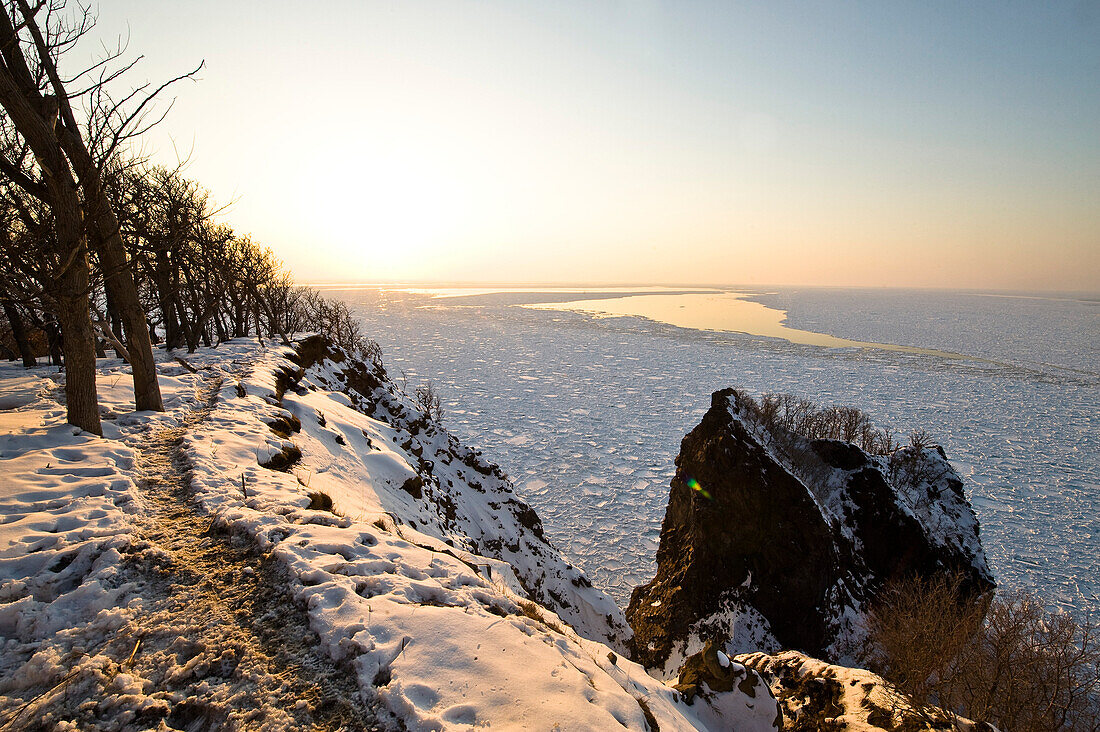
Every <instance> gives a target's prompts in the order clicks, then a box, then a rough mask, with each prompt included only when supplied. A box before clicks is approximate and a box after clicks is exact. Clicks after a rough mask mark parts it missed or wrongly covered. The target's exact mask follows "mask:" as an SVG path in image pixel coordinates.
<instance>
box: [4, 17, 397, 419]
mask: <svg viewBox="0 0 1100 732" xmlns="http://www.w3.org/2000/svg"><path fill="white" fill-rule="evenodd" d="M94 21H95V18H94V16H92V15H91V13H90V11H89V10H88V9H87V8H84V7H79V6H78V7H77V9H76V11H75V12H72V11H70V10H69V9H68V8H66V3H65V0H44V1H40V2H37V3H35V4H34V5H31V4H30V3H28V2H27V0H4V1H3V2H0V109H2V114H0V231H2V234H0V305H2V307H3V311H4V317H3V319H2V320H3V321H6V322H5V323H4V325H6V328H2V327H0V347H2V348H4V349H6V350H7V351H8V355H9V356H10V357H16V356H18V357H19V358H21V359H22V362H23V364H24V365H25V366H35V365H37V362H38V359H39V358H48V359H49V360H50V362H51V363H54V364H58V365H63V367H64V370H65V399H66V412H67V419H68V421H69V422H70V423H71V424H73V425H75V426H77V427H80V428H81V429H84V430H86V431H88V432H92V433H95V434H102V429H101V425H100V419H99V407H98V400H97V396H96V386H95V359H96V357H97V355H98V356H102V355H104V354H105V349H106V348H111V349H113V350H114V351H115V353H116V354H117V355H118V356H119V357H121V358H123V359H125V360H126V361H127V362H128V363H129V364H130V366H131V370H132V373H133V381H134V397H135V403H136V407H137V409H139V410H154V411H162V410H163V408H164V405H163V400H162V398H161V394H160V388H159V385H158V382H157V375H156V366H155V363H154V357H153V347H154V345H157V346H159V347H163V348H167V349H175V348H186V349H187V350H188V351H194V350H195V349H196V348H198V347H199V346H200V345H204V346H210V345H215V344H217V343H221V342H224V341H227V340H230V339H232V338H239V337H242V336H250V335H252V336H261V337H263V336H266V337H270V338H275V337H278V338H280V339H282V340H283V341H286V340H288V338H289V336H290V335H291V334H293V333H295V332H299V331H304V330H319V331H322V332H325V333H326V334H327V335H330V336H333V337H334V338H335V339H336V340H337V341H338V342H340V343H341V344H343V345H345V346H346V347H349V348H357V347H369V351H370V355H371V357H373V358H375V359H377V355H378V354H377V346H375V345H374V344H372V343H370V342H369V341H367V340H366V339H363V338H362V336H361V335H360V333H359V330H358V327H357V324H356V323H355V321H354V319H353V318H352V317H351V313H350V312H349V311H348V308H347V306H346V305H344V304H343V303H339V302H335V301H329V300H326V299H325V298H322V297H321V296H320V295H319V294H318V293H316V292H315V291H312V290H308V289H304V288H300V287H297V286H295V284H294V281H293V278H292V277H291V275H290V273H289V272H287V271H286V270H285V268H284V267H283V266H282V264H281V263H280V262H279V261H278V260H277V259H276V258H275V256H274V255H273V254H272V252H271V250H270V249H267V248H265V247H263V246H262V245H260V244H258V243H257V242H255V241H253V240H252V239H251V238H250V237H249V236H242V235H239V234H237V233H236V232H234V231H233V229H232V228H231V227H230V226H228V225H226V224H224V223H221V222H220V221H219V217H218V215H219V214H220V213H221V209H220V208H219V207H218V206H217V205H216V204H215V203H214V202H213V201H212V199H211V196H210V194H209V192H208V191H206V190H205V189H204V188H203V187H202V186H201V185H199V184H198V183H196V182H195V181H192V180H189V179H188V178H186V177H185V176H184V174H183V166H182V165H181V166H178V167H175V168H168V167H165V166H160V165H153V164H151V163H149V162H148V161H147V160H146V159H144V158H142V157H141V156H140V155H135V154H133V152H132V151H133V150H134V149H135V147H136V145H135V144H134V143H135V142H138V141H140V139H141V135H142V134H143V133H144V132H146V131H147V130H148V129H150V128H151V127H152V126H154V125H156V124H157V123H158V122H160V121H161V120H162V119H163V118H164V114H166V113H167V111H164V112H160V113H157V112H154V110H155V102H156V100H157V97H158V95H160V94H161V92H163V91H164V90H165V89H168V88H169V87H170V86H172V85H173V84H175V83H177V82H180V81H184V80H187V79H193V78H194V75H195V74H196V73H197V72H198V71H199V69H201V68H202V64H200V65H199V67H198V68H196V69H195V70H194V71H192V72H190V73H187V74H183V75H181V76H179V77H176V78H174V79H170V80H168V81H167V82H165V83H163V84H160V85H159V86H153V85H151V84H149V83H145V84H139V85H137V86H136V87H121V88H122V89H123V91H121V92H120V91H118V89H119V88H120V87H119V80H120V79H122V78H123V77H124V76H125V74H126V72H128V71H130V70H131V69H133V67H134V65H135V63H136V61H131V62H126V61H124V60H123V57H124V48H123V47H122V45H121V44H120V45H119V46H118V47H117V48H115V49H113V50H109V51H107V52H106V53H105V54H104V55H103V57H102V58H100V59H98V60H95V61H92V62H90V63H89V64H88V65H86V66H84V67H83V68H81V69H78V70H76V71H72V70H67V69H63V68H62V67H63V63H62V62H63V61H65V60H67V56H71V52H72V50H73V49H74V48H76V46H77V44H78V43H79V41H80V40H81V39H82V38H84V37H85V36H86V35H87V34H88V32H89V31H90V30H91V28H92V27H93V25H94ZM168 106H169V107H170V105H168Z"/></svg>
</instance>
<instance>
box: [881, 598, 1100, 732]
mask: <svg viewBox="0 0 1100 732" xmlns="http://www.w3.org/2000/svg"><path fill="white" fill-rule="evenodd" d="M983 609H984V607H983V603H982V601H981V600H980V599H979V598H974V597H966V596H965V595H964V594H963V593H962V592H961V588H960V586H959V583H958V581H957V580H932V581H922V580H906V581H904V582H900V583H897V584H895V585H893V586H892V587H890V588H889V589H888V590H887V592H886V593H885V596H884V598H883V601H882V603H881V604H880V606H879V607H878V608H876V609H875V610H874V611H873V612H872V613H871V616H870V622H869V630H870V631H871V640H872V645H873V648H874V651H873V652H872V657H871V659H870V660H871V662H872V665H873V667H874V668H875V670H876V671H878V672H879V673H881V674H882V675H883V676H884V678H886V679H887V680H888V681H889V682H890V683H891V684H892V685H893V687H894V689H895V690H896V691H897V693H898V695H899V699H901V700H904V702H905V704H904V707H907V708H908V709H909V711H908V714H910V715H913V716H916V717H919V718H922V719H928V718H930V716H931V715H934V714H935V713H936V712H935V708H936V707H940V708H942V709H943V710H945V711H946V712H947V713H949V714H958V715H961V716H964V717H968V718H970V719H972V720H974V721H984V722H988V723H990V724H993V725H995V726H996V727H997V728H999V729H1002V730H1013V732H1031V731H1035V732H1039V731H1040V730H1042V731H1044V732H1046V731H1051V730H1098V729H1100V626H1098V624H1097V623H1096V622H1095V621H1093V620H1092V618H1091V617H1089V616H1086V617H1084V618H1083V619H1079V618H1076V617H1074V616H1073V615H1070V614H1068V613H1065V612H1061V611H1058V610H1053V611H1052V610H1049V609H1048V608H1047V607H1046V605H1045V604H1044V603H1043V602H1042V601H1041V600H1040V599H1038V598H1036V597H1035V596H1034V595H1032V594H1030V593H1027V592H1018V593H1014V594H1009V595H1006V596H1003V597H998V598H996V599H994V600H992V602H991V603H989V606H988V611H987V612H986V613H985V614H984V619H983V613H982V610H983Z"/></svg>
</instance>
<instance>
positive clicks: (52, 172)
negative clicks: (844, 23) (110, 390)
mask: <svg viewBox="0 0 1100 732" xmlns="http://www.w3.org/2000/svg"><path fill="white" fill-rule="evenodd" d="M94 23H95V18H94V16H93V15H92V14H91V12H90V11H89V10H88V8H86V7H84V6H77V8H76V9H75V11H73V12H69V11H68V10H67V8H66V3H65V0H43V1H42V2H38V3H37V4H35V5H34V6H33V7H32V6H31V5H30V4H29V3H28V2H27V0H8V1H7V2H5V3H3V18H2V19H0V47H2V53H3V59H4V62H5V63H4V68H3V69H0V76H2V77H3V78H2V79H0V104H2V105H3V107H4V109H5V111H6V112H7V113H8V116H9V117H10V119H11V122H12V124H13V126H14V128H15V130H16V131H17V132H18V135H19V136H20V137H21V138H22V139H23V140H25V141H26V144H27V146H28V147H29V148H30V150H31V152H32V153H33V160H32V159H28V158H27V157H26V156H24V157H23V158H22V159H21V160H13V159H10V158H8V157H6V156H5V158H4V159H3V160H2V161H0V171H2V172H3V173H4V174H5V175H7V177H8V178H9V179H10V180H11V181H12V182H14V183H15V184H17V185H19V186H20V187H21V188H23V190H24V191H26V192H27V193H29V194H31V195H34V196H37V197H38V198H41V199H42V200H46V201H47V202H48V203H49V204H50V206H51V208H52V209H53V210H54V211H53V213H54V224H55V226H56V227H57V228H58V241H59V244H58V246H60V247H63V248H64V247H68V248H69V249H68V250H67V251H70V252H73V257H72V261H73V265H72V266H66V267H65V268H63V269H62V270H61V272H60V273H59V275H60V276H61V277H64V276H67V277H69V278H71V279H72V280H73V281H72V282H70V283H69V285H70V286H71V287H70V288H69V289H71V290H73V291H74V292H75V290H76V289H83V290H84V291H85V292H84V294H83V295H82V296H79V297H78V296H75V295H67V296H66V297H69V299H70V300H72V301H71V302H67V304H66V307H75V306H76V305H77V301H78V300H80V299H81V298H82V297H86V296H87V290H88V287H87V283H85V284H83V285H81V284H80V283H78V282H77V280H79V279H80V278H81V277H82V276H83V275H82V273H85V274H86V272H87V266H86V263H87V258H88V249H89V246H90V248H91V249H92V250H93V251H94V252H95V253H96V255H97V258H98V261H99V264H100V267H101V270H102V275H103V287H104V290H105V293H106V299H107V301H108V303H109V304H110V307H109V309H110V310H112V311H113V312H115V313H117V314H118V316H119V318H120V319H121V321H122V323H123V327H124V331H125V339H126V345H125V348H124V349H123V350H124V351H125V352H126V354H127V356H128V359H129V361H130V364H131V367H132V371H133V378H134V396H135V401H136V404H137V408H138V409H151V410H163V402H162V399H161V394H160V387H159V385H158V383H157V376H156V367H155V364H154V361H153V353H152V343H151V340H150V337H149V330H148V327H147V324H146V320H145V312H144V309H143V308H142V305H141V300H140V298H139V294H138V288H137V285H136V283H135V281H134V277H133V273H132V271H131V266H130V261H129V257H128V256H127V252H126V248H125V246H124V244H123V240H122V236H121V232H120V229H119V222H118V218H117V216H116V214H115V212H114V210H113V208H112V206H111V203H110V201H109V198H108V195H107V192H106V188H105V185H104V175H103V172H104V167H105V165H106V164H107V162H108V161H110V160H111V159H112V158H113V157H114V156H115V154H116V153H117V152H118V150H119V148H120V146H121V145H124V144H125V143H126V142H127V141H128V140H131V139H133V138H134V137H136V136H138V135H140V134H141V133H143V132H144V131H146V130H148V129H149V128H150V127H151V126H152V125H154V124H156V123H157V122H159V121H160V120H161V119H163V115H161V116H160V117H158V118H155V119H151V118H150V110H151V109H152V107H151V103H152V102H153V100H154V99H155V98H156V97H157V95H158V94H159V93H160V92H161V91H163V90H164V89H165V88H167V87H168V86H169V85H171V84H172V83H174V82H176V81H179V80H181V79H184V78H190V77H192V76H193V75H194V74H195V73H196V72H197V71H198V69H196V70H195V71H193V72H191V73H189V74H185V75H183V76H180V77H177V78H176V79H171V80H169V81H167V82H165V83H164V84H161V85H160V86H158V87H156V88H152V87H151V85H149V84H144V85H141V86H138V87H137V88H136V89H134V90H132V91H130V92H127V93H126V94H124V95H123V96H121V97H120V98H118V99H116V98H114V97H112V95H111V91H110V89H111V82H113V81H115V80H117V79H119V78H120V77H121V76H122V75H123V74H124V73H125V72H126V71H129V70H130V69H132V68H133V66H134V64H136V62H137V61H136V60H135V61H133V62H129V63H123V62H122V61H121V57H122V55H123V53H124V49H123V47H122V46H121V44H120V45H119V47H118V48H117V49H115V50H114V51H111V52H108V53H107V54H106V56H105V57H104V58H102V59H100V60H99V61H97V62H95V63H93V64H92V65H90V66H88V67H87V68H85V69H83V70H82V71H80V72H78V73H75V74H72V75H70V76H68V77H63V76H62V73H61V71H60V70H59V60H60V59H61V57H63V56H64V55H65V54H66V53H67V52H69V51H71V50H72V49H73V48H74V47H75V46H76V44H77V43H78V42H79V40H80V39H81V38H82V37H84V36H85V35H86V34H87V32H88V31H89V30H90V29H91V28H92V26H93V25H94ZM199 68H201V64H200V67H199ZM75 100H81V101H83V103H84V110H85V114H84V118H85V119H84V126H83V129H82V128H81V125H80V123H79V122H78V119H77V115H76V114H75V113H74V110H73V103H74V101H75ZM78 190H79V195H78ZM78 226H79V229H80V234H79V235H77V234H76V231H77V227H78ZM73 236H76V237H77V238H76V239H73ZM78 242H79V243H78ZM65 261H66V262H68V261H69V257H66V258H65ZM59 282H60V277H59ZM73 298H75V299H73ZM58 316H59V319H60V320H63V319H65V318H70V317H73V316H71V315H62V314H61V313H58ZM79 320H81V327H84V326H85V325H86V324H84V323H83V320H84V319H83V317H80V318H79ZM74 326H75V324H74V323H69V324H68V325H66V323H64V322H63V323H62V329H63V330H65V328H66V327H68V328H70V329H71V328H72V327H74ZM85 329H87V328H85ZM66 340H68V339H67V338H66ZM77 340H78V341H79V340H81V337H77ZM76 365H77V363H76V361H74V362H73V363H71V364H68V365H67V367H66V368H67V370H71V367H72V366H76ZM78 380H79V379H78ZM93 392H94V390H93ZM93 396H94V393H93Z"/></svg>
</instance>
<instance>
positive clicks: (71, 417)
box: [56, 267, 103, 435]
mask: <svg viewBox="0 0 1100 732" xmlns="http://www.w3.org/2000/svg"><path fill="white" fill-rule="evenodd" d="M77 269H78V268H76V267H73V268H71V270H70V272H69V274H66V276H65V278H64V279H65V280H69V281H68V282H64V281H63V282H62V285H61V286H62V289H63V290H64V291H65V294H59V295H58V296H57V298H56V300H57V319H58V320H59V321H60V324H61V346H62V350H63V351H64V353H65V417H66V421H68V423H69V424H71V425H75V426H77V427H79V428H80V429H82V430H84V431H85V432H91V433H93V434H97V435H102V434H103V428H102V426H101V425H100V422H99V400H98V396H97V394H96V387H95V337H94V336H93V334H92V324H91V321H90V319H89V318H88V296H87V294H75V293H74V292H73V291H74V290H75V291H77V292H79V290H80V283H79V280H80V279H84V280H85V283H84V286H85V288H86V287H87V277H84V278H81V277H80V276H79V274H78V272H77ZM82 315H83V317H81V316H82Z"/></svg>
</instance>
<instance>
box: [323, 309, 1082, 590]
mask: <svg viewBox="0 0 1100 732" xmlns="http://www.w3.org/2000/svg"><path fill="white" fill-rule="evenodd" d="M684 292H689V291H684ZM652 293H653V291H646V292H644V293H641V294H652ZM663 293H664V294H666V295H667V296H669V297H678V295H676V294H675V293H676V291H673V290H665V291H663ZM331 294H333V295H336V296H339V297H342V298H344V299H346V300H347V301H348V302H349V303H350V304H352V305H353V306H354V307H355V310H356V312H357V314H358V315H359V317H360V318H361V320H362V322H363V324H364V326H365V330H366V332H367V333H368V334H369V335H370V336H372V337H373V338H375V340H377V341H378V342H379V343H380V344H381V346H382V349H383V352H384V354H385V360H386V364H387V367H388V368H389V370H390V372H391V374H393V375H394V376H395V377H398V380H399V381H400V374H401V372H402V371H404V372H405V373H406V375H407V377H408V388H409V390H410V391H411V390H412V389H413V387H414V386H416V385H418V384H420V383H423V382H425V381H427V380H431V381H432V382H433V383H434V384H435V385H436V386H437V387H439V390H440V392H441V394H442V397H443V401H444V409H445V410H446V414H445V417H444V422H445V424H446V425H447V426H448V427H449V428H450V429H451V431H452V432H454V433H455V434H456V435H457V436H458V437H460V438H461V439H463V440H464V441H466V442H467V443H468V444H471V445H473V446H477V447H479V448H481V449H482V450H483V451H484V452H485V453H486V454H487V456H488V457H489V458H491V459H492V460H494V461H496V462H498V463H500V464H501V466H502V467H503V468H504V469H505V471H506V472H508V473H509V474H510V475H511V476H512V477H513V479H514V481H515V483H516V486H517V490H518V492H519V493H520V494H521V495H522V496H523V497H524V498H526V499H527V500H528V501H529V502H530V503H531V504H532V505H533V506H534V507H535V508H536V510H537V511H538V512H539V515H540V516H541V517H542V518H543V521H544V523H545V526H546V529H547V532H548V534H549V535H550V537H551V539H552V540H553V541H554V542H555V543H556V544H557V545H558V546H559V547H560V548H561V549H562V550H564V551H565V552H566V554H568V555H569V556H570V557H572V558H573V559H574V560H575V561H577V562H578V563H579V564H580V565H581V566H583V568H584V569H585V570H586V571H587V572H588V573H589V575H590V576H591V577H592V579H593V581H594V582H596V583H597V584H598V585H600V586H602V587H603V588H604V589H606V590H607V591H608V592H610V593H611V594H612V596H613V597H615V599H616V600H618V601H619V602H620V604H623V605H625V604H626V601H627V600H628V598H629V594H630V590H631V588H633V587H634V586H636V585H638V584H640V583H642V582H645V581H647V580H649V579H650V578H651V577H652V575H653V571H654V554H655V552H656V549H657V541H658V535H659V532H660V526H661V519H662V518H663V516H664V510H665V506H666V504H667V500H668V484H669V481H670V480H671V478H672V475H673V473H674V465H673V460H674V458H675V456H676V454H677V452H678V451H679V445H680V440H681V439H682V437H683V436H684V435H685V434H686V433H687V432H688V431H689V430H690V429H691V428H692V427H694V426H695V424H697V423H698V421H699V419H700V418H701V416H702V414H703V413H704V412H705V411H706V408H707V406H708V405H709V403H710V394H711V392H713V391H715V390H717V389H721V388H724V387H727V386H735V387H739V388H744V389H747V390H749V391H750V392H753V393H762V392H765V391H785V392H791V393H794V394H797V395H800V396H805V397H809V398H811V399H813V400H815V401H818V402H820V403H825V404H850V405H855V406H859V407H860V408H862V409H864V410H865V411H867V412H868V413H870V414H871V416H872V417H873V418H874V419H875V421H876V423H877V424H879V425H880V426H892V427H894V428H895V429H896V430H897V431H898V432H900V433H901V434H903V435H904V434H908V433H909V431H911V430H913V429H915V428H918V427H920V428H924V429H927V430H928V431H929V432H931V433H932V434H933V435H934V436H935V437H936V438H937V440H938V441H939V442H940V443H941V444H942V445H943V446H944V449H945V450H946V452H947V455H948V457H949V458H950V459H951V462H952V463H953V464H954V465H955V467H956V468H957V469H958V470H959V471H960V473H961V474H962V475H963V477H964V479H965V480H966V483H967V489H968V491H969V496H970V498H971V501H972V502H973V504H974V507H975V509H976V511H977V514H978V518H979V519H980V520H981V524H982V537H983V541H984V543H985V546H986V551H987V553H988V554H989V557H990V560H991V563H992V565H993V569H994V571H995V573H996V575H997V577H998V581H999V582H1000V583H1001V585H1002V586H1003V587H1010V588H1011V587H1027V588H1031V589H1034V590H1036V591H1038V592H1040V593H1042V594H1043V595H1045V596H1047V597H1049V598H1051V599H1052V600H1053V601H1054V602H1056V603H1058V604H1060V605H1061V606H1063V607H1066V608H1072V609H1076V610H1086V609H1090V608H1091V609H1093V610H1096V609H1100V353H1098V348H1100V302H1098V301H1096V300H1095V299H1090V298H1088V297H1082V298H1074V297H1035V296H993V295H988V294H977V293H965V292H942V291H901V290H852V289H773V290H768V291H759V290H758V291H756V292H755V293H754V294H752V295H750V296H749V299H750V300H752V301H754V302H756V303H760V304H763V305H766V306H768V307H769V308H773V309H776V310H780V311H784V312H785V313H786V321H785V324H786V325H787V326H788V327H790V328H796V329H801V330H805V331H813V332H815V333H823V334H828V335H831V336H835V337H836V338H842V339H848V340H852V341H860V342H876V343H888V344H895V345H900V346H908V347H915V348H919V349H931V350H936V351H945V352H948V353H953V354H963V355H966V356H970V357H973V358H950V357H947V356H942V355H936V354H927V353H914V352H904V351H901V352H899V351H892V350H884V349H877V348H858V347H849V348H829V347H823V346H819V345H809V344H799V343H792V342H790V341H787V340H783V339H781V338H774V337H763V336H754V335H750V334H745V333H735V332H720V331H714V330H701V329H697V328H687V327H677V326H675V325H671V324H668V323H662V322H656V321H654V320H650V319H647V318H643V317H637V316H620V317H607V316H600V315H597V314H594V313H592V312H576V311H571V310H569V309H564V310H547V309H536V308H531V307H522V305H530V304H535V303H551V304H552V303H562V302H566V301H576V300H591V299H598V298H600V297H604V298H606V299H608V302H609V303H612V302H613V301H614V299H615V298H622V297H623V296H624V295H626V294H628V293H624V292H622V291H614V292H611V291H608V292H603V293H602V294H601V293H600V292H599V291H590V292H587V293H585V294H583V295H581V294H564V293H548V292H523V291H508V292H496V293H493V292H488V293H486V292H483V291H482V292H478V293H476V294H472V295H467V296H455V293H454V292H453V291H452V292H449V293H445V294H447V295H449V296H447V297H437V296H433V295H432V294H430V293H425V292H405V291H397V290H379V289H370V288H367V289H349V290H332V292H331ZM557 307H562V306H560V305H558V306H557ZM608 309H609V310H614V308H613V306H611V305H609V306H608Z"/></svg>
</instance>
